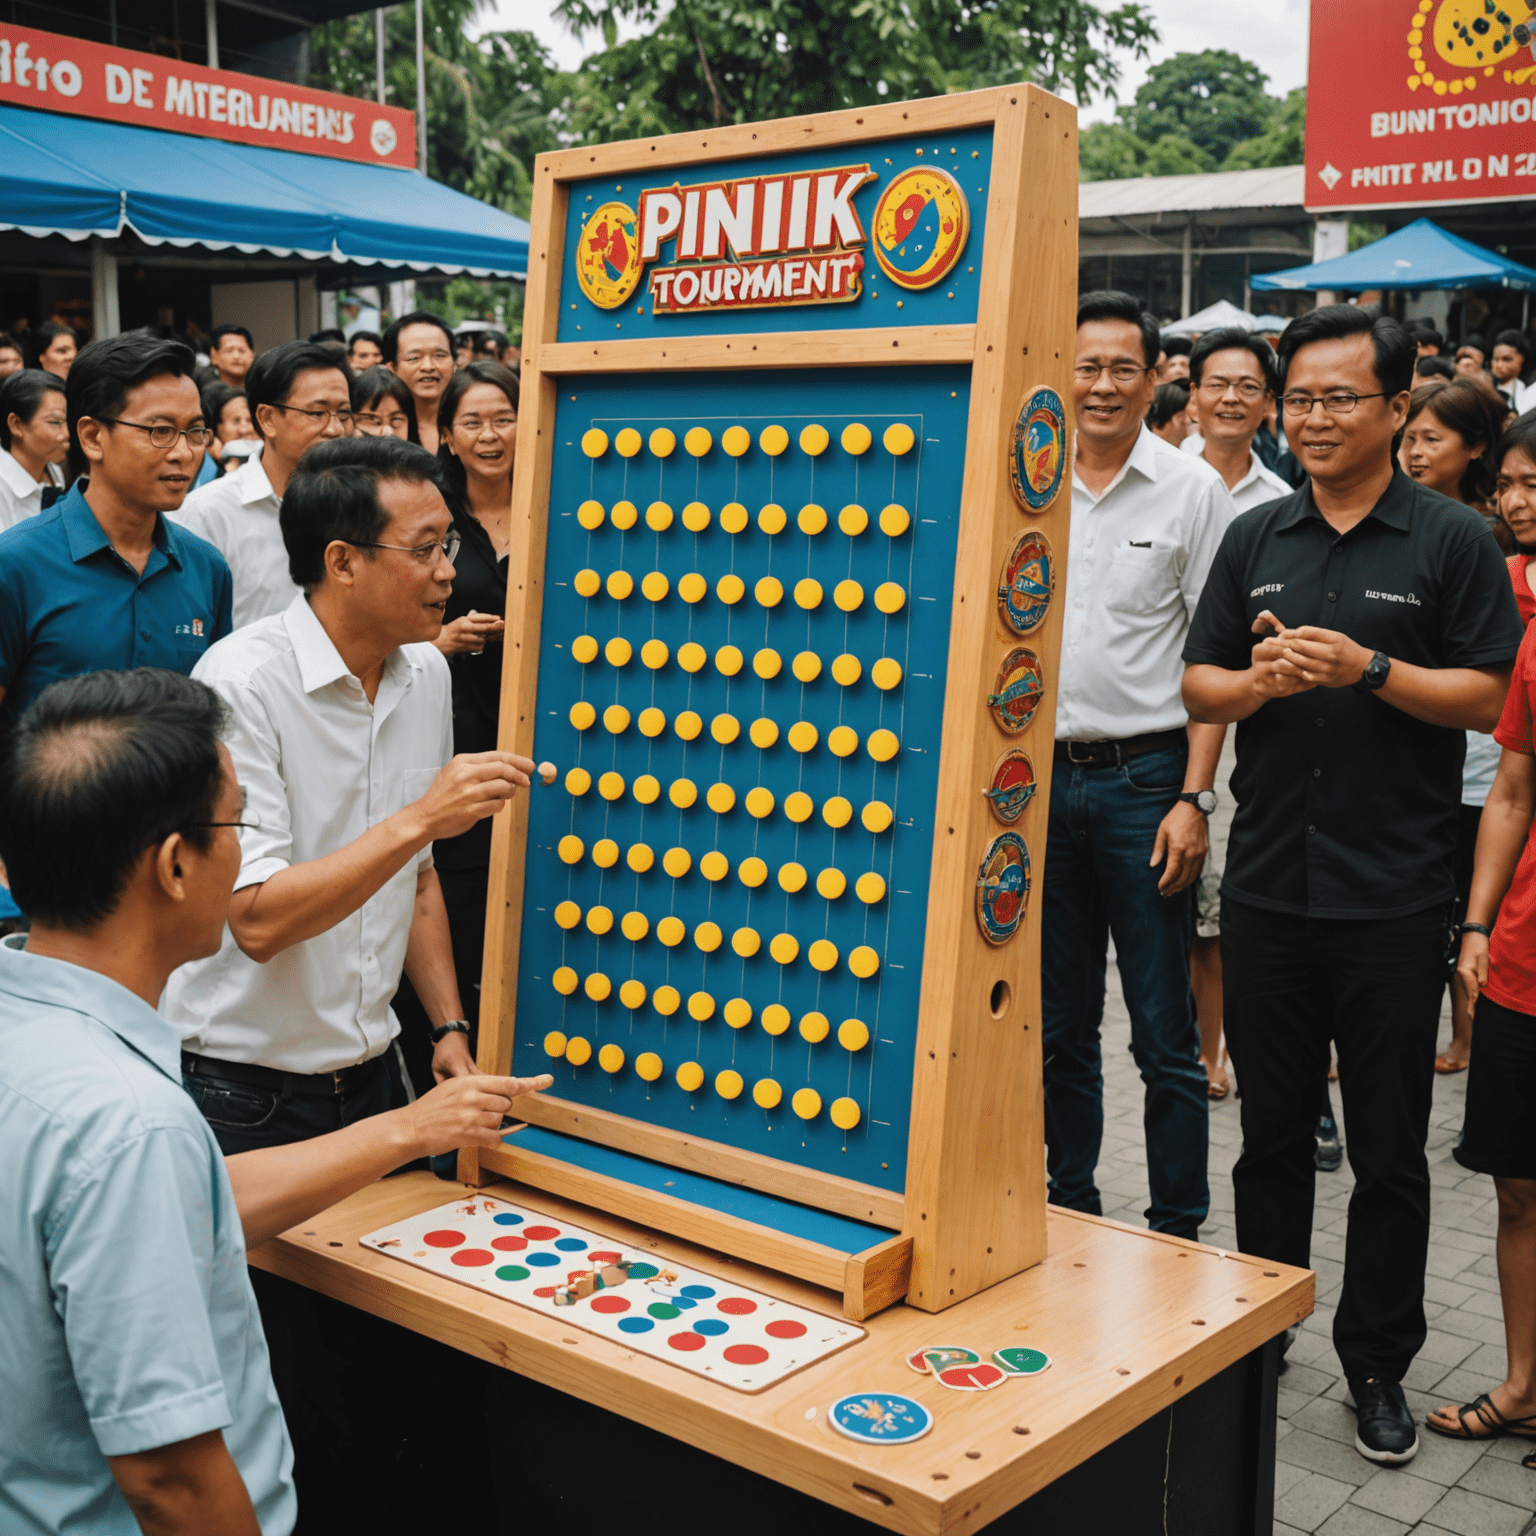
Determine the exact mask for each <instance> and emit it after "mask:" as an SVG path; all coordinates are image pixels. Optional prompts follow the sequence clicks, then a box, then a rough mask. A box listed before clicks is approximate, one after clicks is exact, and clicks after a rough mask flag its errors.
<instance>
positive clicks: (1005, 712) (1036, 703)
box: [987, 645, 1045, 736]
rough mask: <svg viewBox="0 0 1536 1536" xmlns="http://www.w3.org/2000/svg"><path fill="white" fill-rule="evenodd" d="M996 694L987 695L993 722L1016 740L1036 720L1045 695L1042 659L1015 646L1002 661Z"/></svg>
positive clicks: (998, 670) (994, 687)
mask: <svg viewBox="0 0 1536 1536" xmlns="http://www.w3.org/2000/svg"><path fill="white" fill-rule="evenodd" d="M993 690H994V691H993V692H991V693H989V694H988V695H987V708H988V709H990V710H991V711H992V718H993V719H994V720H995V721H997V724H998V728H999V729H1000V730H1001V731H1003V732H1004V733H1005V734H1006V735H1009V736H1017V735H1018V734H1019V733H1020V732H1021V731H1022V730H1024V728H1025V727H1026V726H1027V725H1028V724H1029V722H1030V721H1031V720H1033V719H1034V718H1035V711H1036V710H1037V709H1038V708H1039V707H1040V700H1041V698H1042V697H1044V694H1045V669H1044V667H1043V666H1042V665H1041V663H1040V658H1039V657H1038V656H1036V655H1035V653H1034V652H1033V651H1032V650H1030V649H1029V648H1028V647H1027V646H1022V645H1020V646H1015V647H1014V649H1013V650H1011V651H1009V652H1008V654H1007V655H1006V656H1004V657H1003V662H1002V665H1001V666H1000V667H999V668H998V669H997V681H996V683H995V684H994V685H993Z"/></svg>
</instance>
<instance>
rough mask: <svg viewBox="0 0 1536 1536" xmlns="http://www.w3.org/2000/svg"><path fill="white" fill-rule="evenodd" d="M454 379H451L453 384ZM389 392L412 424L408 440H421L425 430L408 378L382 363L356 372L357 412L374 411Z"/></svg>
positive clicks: (417, 441)
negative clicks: (418, 423)
mask: <svg viewBox="0 0 1536 1536" xmlns="http://www.w3.org/2000/svg"><path fill="white" fill-rule="evenodd" d="M452 382H453V381H452V380H451V379H450V380H449V383H450V384H451V383H452ZM386 395H387V396H388V397H389V398H390V399H391V400H393V401H394V402H395V404H396V405H398V406H399V407H400V409H401V410H402V411H404V412H405V419H406V421H407V422H408V423H409V426H408V427H407V429H406V430H407V441H409V442H412V443H419V442H420V441H421V433H420V431H418V429H417V426H416V397H415V395H413V394H412V393H411V392H410V390H409V389H408V388H406V383H405V380H404V379H402V378H401V377H400V375H399V374H398V373H396V372H395V370H394V369H393V368H386V367H385V366H384V365H383V364H382V363H375V364H374V366H373V367H372V368H364V369H363V371H362V372H361V373H357V374H353V376H352V411H353V414H354V415H355V414H356V413H357V412H358V411H368V410H372V409H373V407H374V406H376V405H377V404H378V403H379V401H380V400H382V399H384V398H385V396H386Z"/></svg>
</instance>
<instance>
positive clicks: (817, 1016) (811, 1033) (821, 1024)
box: [800, 1013, 832, 1045]
mask: <svg viewBox="0 0 1536 1536" xmlns="http://www.w3.org/2000/svg"><path fill="white" fill-rule="evenodd" d="M831 1028H832V1025H831V1023H830V1022H829V1021H828V1019H827V1016H826V1014H824V1013H808V1014H806V1015H805V1017H804V1018H803V1019H801V1020H800V1038H801V1039H802V1040H809V1041H810V1042H811V1044H812V1045H820V1044H821V1042H822V1041H823V1040H825V1039H826V1038H827V1034H828V1032H829V1031H830V1030H831Z"/></svg>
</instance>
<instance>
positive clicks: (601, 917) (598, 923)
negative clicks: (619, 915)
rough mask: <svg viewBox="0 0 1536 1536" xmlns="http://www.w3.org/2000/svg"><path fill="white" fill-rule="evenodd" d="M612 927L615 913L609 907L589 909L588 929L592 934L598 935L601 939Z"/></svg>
mask: <svg viewBox="0 0 1536 1536" xmlns="http://www.w3.org/2000/svg"><path fill="white" fill-rule="evenodd" d="M612 927H613V913H612V912H611V911H610V910H609V909H608V908H607V907H588V908H587V928H588V930H589V931H590V932H592V933H595V934H597V935H598V937H599V938H601V937H602V935H603V934H605V933H607V932H609V930H610V929H612Z"/></svg>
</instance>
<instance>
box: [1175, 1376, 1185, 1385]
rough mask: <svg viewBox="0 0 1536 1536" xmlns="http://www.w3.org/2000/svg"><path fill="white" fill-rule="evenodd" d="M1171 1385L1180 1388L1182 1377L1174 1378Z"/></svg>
mask: <svg viewBox="0 0 1536 1536" xmlns="http://www.w3.org/2000/svg"><path fill="white" fill-rule="evenodd" d="M1173 1384H1174V1386H1176V1387H1182V1386H1183V1385H1184V1378H1183V1377H1182V1376H1175V1377H1174V1378H1173Z"/></svg>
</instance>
